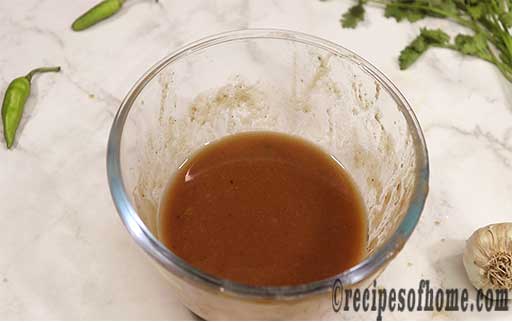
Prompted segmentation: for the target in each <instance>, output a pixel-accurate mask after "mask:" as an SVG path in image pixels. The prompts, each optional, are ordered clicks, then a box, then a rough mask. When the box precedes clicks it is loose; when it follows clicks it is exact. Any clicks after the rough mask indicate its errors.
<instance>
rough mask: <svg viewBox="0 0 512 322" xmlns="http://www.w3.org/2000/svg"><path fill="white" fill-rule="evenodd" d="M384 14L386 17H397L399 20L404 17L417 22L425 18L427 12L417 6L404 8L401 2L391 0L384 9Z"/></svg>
mask: <svg viewBox="0 0 512 322" xmlns="http://www.w3.org/2000/svg"><path fill="white" fill-rule="evenodd" d="M384 16H385V17H386V18H395V19H396V21H398V22H400V21H402V20H404V19H407V20H409V21H410V22H415V21H418V20H420V19H423V18H425V13H424V12H423V11H422V10H419V9H415V8H404V7H402V6H401V3H395V2H390V3H389V4H388V5H387V6H386V8H385V9H384Z"/></svg>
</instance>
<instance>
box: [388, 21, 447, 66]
mask: <svg viewBox="0 0 512 322" xmlns="http://www.w3.org/2000/svg"><path fill="white" fill-rule="evenodd" d="M449 41H450V36H448V34H446V33H445V32H444V31H442V30H440V29H427V28H422V29H421V31H420V34H419V36H417V37H416V38H415V39H414V40H413V41H412V42H411V43H410V44H409V46H407V47H405V49H403V50H402V51H401V52H400V56H399V57H398V63H399V65H400V69H402V70H404V69H407V68H409V67H410V66H411V65H412V64H414V62H416V60H418V58H420V57H421V55H423V53H425V52H426V51H427V49H429V48H430V47H431V46H439V47H443V46H445V45H446V44H448V42H449Z"/></svg>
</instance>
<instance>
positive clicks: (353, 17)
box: [340, 0, 366, 28]
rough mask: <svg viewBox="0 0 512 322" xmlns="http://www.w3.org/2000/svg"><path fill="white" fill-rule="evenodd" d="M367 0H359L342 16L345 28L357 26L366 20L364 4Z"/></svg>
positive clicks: (342, 24)
mask: <svg viewBox="0 0 512 322" xmlns="http://www.w3.org/2000/svg"><path fill="white" fill-rule="evenodd" d="M365 3H366V1H365V0H359V1H358V3H357V4H356V5H355V6H352V7H351V8H350V9H348V11H347V12H345V13H344V14H343V15H342V16H341V20H340V21H341V26H342V27H343V28H355V27H356V26H357V25H358V24H359V23H360V22H361V21H363V20H364V14H365V9H364V4H365Z"/></svg>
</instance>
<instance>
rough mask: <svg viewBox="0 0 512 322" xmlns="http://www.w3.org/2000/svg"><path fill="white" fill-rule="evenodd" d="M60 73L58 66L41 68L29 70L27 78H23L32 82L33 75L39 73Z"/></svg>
mask: <svg viewBox="0 0 512 322" xmlns="http://www.w3.org/2000/svg"><path fill="white" fill-rule="evenodd" d="M59 71H60V66H57V67H41V68H36V69H33V70H31V71H30V72H29V73H28V74H27V76H25V78H27V79H28V81H29V82H30V81H31V80H32V76H34V75H35V74H39V73H49V72H59Z"/></svg>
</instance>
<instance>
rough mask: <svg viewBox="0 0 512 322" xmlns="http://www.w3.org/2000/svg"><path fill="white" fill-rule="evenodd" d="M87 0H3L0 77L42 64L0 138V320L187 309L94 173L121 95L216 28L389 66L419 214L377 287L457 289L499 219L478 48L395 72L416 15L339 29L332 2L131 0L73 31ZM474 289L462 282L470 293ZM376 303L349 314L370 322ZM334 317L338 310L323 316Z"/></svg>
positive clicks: (503, 144)
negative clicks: (417, 147) (285, 36)
mask: <svg viewBox="0 0 512 322" xmlns="http://www.w3.org/2000/svg"><path fill="white" fill-rule="evenodd" d="M95 2H96V0H87V1H74V2H73V3H71V2H70V1H61V0H24V1H16V2H13V1H2V2H1V3H0V48H1V54H0V89H1V92H2V95H3V91H4V90H5V88H6V87H7V85H8V82H9V81H10V80H11V79H13V78H14V77H17V76H20V75H24V74H25V73H26V72H27V71H28V70H29V69H31V68H33V67H36V66H42V65H61V66H62V73H60V74H45V75H41V76H38V77H37V79H36V80H35V81H34V86H33V93H32V96H31V98H30V99H29V100H28V103H27V106H26V111H25V115H24V118H23V120H22V124H21V129H20V131H19V137H18V139H17V142H16V145H15V148H14V150H12V151H7V150H6V149H5V148H4V146H5V145H4V141H3V138H1V139H0V145H1V148H0V164H1V165H2V170H0V195H1V196H2V198H1V202H0V219H1V222H2V224H0V318H1V319H97V318H102V319H189V318H194V316H193V315H192V314H191V313H190V312H189V311H188V310H187V309H186V308H185V307H184V306H182V305H181V304H180V303H179V301H178V299H177V298H176V296H175V294H174V293H173V290H172V289H171V288H170V287H169V286H168V285H167V284H166V283H165V282H164V281H163V278H162V277H161V276H160V274H158V272H157V271H156V270H155V268H154V267H153V266H152V265H150V264H149V260H148V259H147V258H146V256H145V255H144V254H143V253H142V252H141V251H140V250H139V249H138V247H137V246H136V245H135V243H134V242H133V241H132V240H131V238H130V237H129V235H128V234H127V232H126V231H125V228H124V227H123V226H122V224H121V222H120V220H119V218H118V215H117V213H116V210H115V208H114V206H113V203H112V201H111V198H110V193H109V190H108V185H107V178H106V170H105V149H106V142H107V136H108V132H109V129H110V125H111V122H112V119H113V117H114V114H115V112H116V110H117V108H118V107H119V103H120V100H121V99H122V98H123V97H124V95H125V94H126V93H127V92H128V90H129V88H130V87H131V86H132V84H133V83H134V82H135V81H136V80H137V79H138V78H139V76H140V75H141V74H142V73H143V72H145V71H146V70H147V69H148V68H149V67H150V66H151V65H153V63H154V62H156V61H157V60H159V59H160V58H162V57H163V56H165V55H166V54H168V53H170V52H172V51H174V50H175V49H177V48H179V47H180V46H182V45H183V44H185V43H187V42H190V41H193V40H196V39H198V38H201V37H204V36H207V35H211V34H213V33H218V32H222V31H227V30H232V29H239V28H256V27H261V28H263V27H272V28H283V29H291V30H297V31H301V32H305V33H309V34H313V35H316V36H319V37H323V38H326V39H328V40H331V41H334V42H336V43H339V44H341V45H343V46H345V47H347V48H349V49H352V50H354V51H355V52H357V53H358V54H360V55H361V56H363V57H365V58H366V59H368V60H369V61H370V62H372V63H373V64H374V65H375V66H377V67H378V68H379V69H381V70H382V71H383V72H384V73H385V74H387V75H388V76H389V77H390V79H391V80H392V81H393V82H395V84H396V85H397V86H398V87H399V88H400V89H401V90H402V91H403V93H404V94H405V96H406V97H407V98H408V99H409V101H410V103H411V105H412V106H413V108H414V110H415V112H416V115H417V117H418V119H419V121H420V123H421V126H422V128H423V130H424V133H425V137H426V141H427V145H428V149H429V153H430V164H431V179H430V194H429V197H428V200H427V204H426V207H425V210H424V212H423V215H422V218H421V221H420V223H419V225H418V227H417V229H416V231H415V232H414V234H413V235H412V237H411V239H410V241H409V242H408V243H407V244H406V247H405V248H404V250H403V251H402V252H401V254H400V255H399V256H398V257H397V258H396V259H395V260H394V261H393V262H392V263H391V265H390V266H389V267H388V268H387V269H386V270H385V272H384V273H383V274H382V275H381V277H380V278H379V279H378V284H379V285H380V286H383V287H396V288H399V287H405V288H414V287H418V284H419V281H420V280H421V279H422V278H426V279H430V280H431V284H432V285H433V286H434V287H445V288H470V289H471V292H473V290H472V288H471V286H470V284H469V282H468V280H467V279H466V276H465V273H464V268H463V266H462V251H463V247H464V242H465V240H466V239H467V238H468V237H469V235H470V234H471V233H472V232H473V231H474V230H475V229H476V228H478V227H480V226H483V225H486V224H489V223H494V222H503V221H507V220H508V221H510V218H511V216H512V198H511V196H512V85H511V84H510V83H507V82H506V81H505V80H504V78H503V77H501V75H500V74H499V73H498V72H497V70H496V69H495V68H494V67H493V66H491V65H489V64H487V63H485V62H482V61H479V60H476V59H472V58H467V57H461V56H460V55H458V54H456V53H453V52H451V51H447V50H441V49H437V50H431V51H429V52H428V54H426V56H425V57H423V58H422V59H421V61H420V62H419V63H418V64H416V65H415V66H413V67H412V68H411V69H410V70H408V71H405V72H403V71H400V70H399V69H398V66H397V55H398V53H399V51H400V50H401V49H402V48H403V47H404V46H405V45H406V44H407V43H408V42H409V41H411V40H412V39H413V38H414V37H415V35H416V33H417V32H418V29H419V27H420V26H422V25H425V24H428V25H429V26H442V27H443V28H447V29H448V30H451V31H453V32H456V31H457V29H455V28H453V27H451V26H450V25H449V24H448V23H447V22H445V21H439V20H426V21H423V22H421V23H418V24H414V25H411V24H409V23H396V22H395V21H394V20H390V19H386V18H384V17H383V16H382V12H381V11H379V10H376V9H374V10H370V12H369V13H368V15H367V20H366V21H365V22H364V23H363V24H362V26H361V27H360V28H358V29H356V30H346V29H342V28H341V27H340V24H339V17H340V14H341V13H342V12H343V11H344V10H345V9H346V8H347V7H348V6H349V5H350V2H349V1H344V0H337V1H327V2H320V1H317V0H301V1H298V0H245V1H242V0H240V1H237V0H223V1H205V0H188V1H178V0H161V1H160V2H159V3H155V2H154V1H150V0H133V1H129V2H127V5H126V8H125V9H123V10H122V12H121V13H119V14H118V15H116V16H115V17H113V18H112V19H111V20H109V21H108V22H106V23H102V24H101V25H98V26H95V27H93V28H91V29H89V30H87V31H84V32H81V33H74V32H72V31H71V30H70V25H71V23H72V21H73V20H74V18H76V17H77V16H78V15H80V14H81V13H82V12H84V11H85V10H86V9H88V8H89V7H91V6H92V5H93V4H95ZM470 297H471V298H474V292H473V293H470ZM375 316H376V315H375V312H367V313H357V314H356V313H354V314H352V315H350V317H354V318H362V319H375ZM511 317H512V314H511V313H510V312H501V313H498V312H494V313H493V312H491V313H485V312H484V313H479V314H475V313H473V314H469V313H466V314H464V313H461V312H440V313H432V312H404V313H396V312H395V313H385V314H384V319H388V320H389V319H395V318H397V319H398V318H400V319H403V318H407V319H458V318H480V319H503V318H511ZM333 318H341V316H338V317H337V316H334V317H333Z"/></svg>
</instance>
